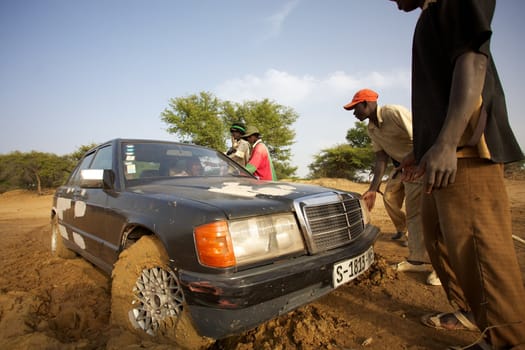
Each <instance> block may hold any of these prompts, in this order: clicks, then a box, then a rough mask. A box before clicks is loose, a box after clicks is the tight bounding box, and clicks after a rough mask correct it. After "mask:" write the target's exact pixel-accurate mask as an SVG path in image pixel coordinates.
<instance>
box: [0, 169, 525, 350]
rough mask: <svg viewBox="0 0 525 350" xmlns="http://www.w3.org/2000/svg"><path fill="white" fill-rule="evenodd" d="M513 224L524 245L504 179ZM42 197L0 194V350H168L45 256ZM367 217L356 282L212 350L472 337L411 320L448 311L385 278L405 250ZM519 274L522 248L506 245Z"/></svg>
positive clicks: (411, 284) (438, 293)
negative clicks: (135, 331) (362, 274)
mask: <svg viewBox="0 0 525 350" xmlns="http://www.w3.org/2000/svg"><path fill="white" fill-rule="evenodd" d="M321 184H322V185H325V186H329V187H335V188H341V189H345V190H353V191H357V192H360V193H362V192H363V191H364V190H365V189H366V185H363V184H354V183H351V182H348V181H345V180H329V179H326V180H322V181H321ZM507 185H508V192H509V195H510V198H511V205H512V215H513V227H514V234H515V235H516V236H519V237H522V238H525V182H523V181H508V182H507ZM51 201H52V195H51V194H47V195H43V196H37V195H35V194H33V193H29V192H25V191H14V192H8V193H5V194H2V195H0V235H1V237H2V245H1V246H0V253H1V257H2V260H1V261H2V264H1V265H0V348H1V349H111V350H113V349H115V350H116V349H119V350H121V349H143V348H147V349H155V350H163V349H173V346H170V345H166V344H159V343H156V342H155V341H154V339H151V340H148V341H143V340H142V341H141V340H139V339H137V338H135V337H134V336H133V335H131V334H128V333H124V332H122V331H120V330H118V329H112V328H111V327H110V326H109V322H108V320H109V310H110V283H111V281H110V279H109V278H108V277H107V276H106V275H104V274H103V273H102V272H101V271H100V270H98V269H97V268H95V267H93V266H92V265H91V264H90V263H88V262H86V261H84V260H82V259H80V258H76V259H72V260H63V259H59V258H54V257H52V256H51V255H50V251H49V247H50V224H49V212H50V207H51ZM372 220H373V222H374V224H375V225H377V226H379V227H380V228H381V231H382V235H381V237H380V239H379V241H378V242H377V243H376V246H375V250H376V253H377V258H378V259H377V260H378V263H377V264H376V265H375V266H374V267H373V269H372V272H371V273H369V274H367V276H366V278H361V279H359V280H358V281H355V282H351V283H349V284H347V285H344V286H342V287H340V288H338V289H337V290H335V291H334V292H332V293H331V294H329V295H327V296H325V297H323V298H321V299H320V300H318V301H316V302H314V303H312V304H309V305H307V306H304V307H302V308H299V309H298V310H296V311H294V312H292V313H290V314H288V315H285V316H283V317H280V318H278V319H276V320H272V321H270V322H268V323H266V324H264V325H262V326H260V327H258V328H256V329H254V330H252V331H249V332H246V333H245V334H242V335H240V336H239V337H234V338H230V339H227V340H223V341H219V342H217V343H216V344H214V345H213V347H212V349H215V350H219V349H235V350H252V349H257V350H258V349H272V350H273V349H346V350H349V349H444V348H446V346H447V345H451V344H453V345H454V344H467V343H469V342H472V341H474V340H475V339H476V337H477V336H478V334H477V333H473V332H461V331H455V332H450V331H449V332H446V331H439V330H435V329H430V328H427V327H425V326H422V325H421V324H420V323H419V318H420V316H421V315H423V314H425V313H427V312H430V311H434V310H443V311H446V310H451V309H450V307H449V306H448V303H447V301H446V299H445V296H444V293H443V291H442V290H441V288H440V287H434V286H428V285H426V284H425V283H424V282H425V278H426V276H427V273H423V272H421V273H395V272H394V271H393V270H392V269H391V268H389V266H390V264H393V263H395V262H398V261H401V260H402V259H403V258H404V257H405V256H406V255H407V248H405V247H402V246H401V245H400V244H399V243H397V242H395V241H392V240H391V239H390V236H391V235H392V234H393V233H394V227H393V226H392V224H391V222H390V220H389V219H388V217H387V216H386V213H385V211H384V208H383V206H382V203H381V201H380V200H378V202H377V204H376V208H375V209H374V211H373V213H372ZM516 251H517V252H518V255H519V259H520V264H521V267H522V271H523V273H524V276H525V245H523V244H521V243H517V244H516Z"/></svg>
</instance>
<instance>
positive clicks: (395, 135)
mask: <svg viewBox="0 0 525 350" xmlns="http://www.w3.org/2000/svg"><path fill="white" fill-rule="evenodd" d="M378 96H379V95H378V94H377V93H376V92H375V91H373V90H370V89H362V90H359V91H358V92H357V93H356V94H355V95H354V98H353V99H352V101H351V102H349V103H348V104H346V105H345V106H344V109H346V110H354V115H355V117H356V118H357V119H359V121H364V120H366V119H368V120H369V122H368V135H369V136H370V138H371V139H372V148H373V150H374V152H375V165H374V177H373V179H372V182H371V183H370V187H369V189H368V191H366V192H365V193H363V200H364V201H365V203H366V205H367V206H368V209H369V210H372V208H373V207H374V204H375V200H376V194H377V192H378V191H379V187H380V186H381V181H382V179H383V176H384V174H385V170H386V167H387V164H388V162H389V161H390V159H392V160H393V162H394V163H398V164H399V163H400V162H401V161H402V160H403V158H404V157H405V156H406V155H407V154H410V153H412V150H413V146H412V115H411V113H410V111H409V110H408V109H406V108H405V107H403V106H399V105H384V106H378V104H377V98H378ZM397 177H400V174H397V171H395V170H394V171H393V173H392V174H391V175H390V176H389V179H388V182H387V186H386V190H385V195H384V196H383V200H384V201H385V207H386V208H388V207H389V206H392V203H391V202H388V200H389V199H390V200H391V198H390V197H391V196H390V195H389V194H388V191H392V190H393V188H394V186H395V182H396V178H397ZM398 183H399V182H398ZM401 186H402V187H403V192H404V194H405V196H406V199H405V207H406V224H407V227H408V232H409V234H408V250H409V256H408V258H407V260H406V261H402V262H400V263H398V264H396V265H394V268H395V269H396V270H397V271H428V270H430V268H431V266H430V264H429V263H430V260H429V258H428V254H427V251H426V248H425V242H424V239H423V232H422V227H421V217H420V202H421V191H422V185H421V183H420V182H405V181H402V182H401ZM427 282H428V283H429V284H433V285H439V279H437V278H435V274H434V273H431V274H430V275H429V277H428V278H427Z"/></svg>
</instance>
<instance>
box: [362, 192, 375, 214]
mask: <svg viewBox="0 0 525 350" xmlns="http://www.w3.org/2000/svg"><path fill="white" fill-rule="evenodd" d="M376 194H377V192H376V191H366V192H365V193H363V195H362V196H361V198H362V199H363V201H364V202H365V204H366V207H367V208H368V211H372V209H374V205H375V204H376Z"/></svg>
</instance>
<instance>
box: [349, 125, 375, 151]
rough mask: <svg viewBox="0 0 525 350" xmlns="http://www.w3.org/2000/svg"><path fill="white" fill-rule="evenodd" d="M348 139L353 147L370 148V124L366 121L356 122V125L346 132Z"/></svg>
mask: <svg viewBox="0 0 525 350" xmlns="http://www.w3.org/2000/svg"><path fill="white" fill-rule="evenodd" d="M346 141H348V144H349V145H350V146H352V147H357V148H370V147H371V145H372V139H370V136H368V126H367V124H366V123H365V122H355V124H354V127H353V128H351V129H348V131H347V132H346Z"/></svg>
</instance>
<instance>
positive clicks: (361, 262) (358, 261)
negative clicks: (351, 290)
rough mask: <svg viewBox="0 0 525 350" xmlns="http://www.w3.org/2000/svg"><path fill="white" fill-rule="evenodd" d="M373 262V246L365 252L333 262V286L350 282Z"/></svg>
mask: <svg viewBox="0 0 525 350" xmlns="http://www.w3.org/2000/svg"><path fill="white" fill-rule="evenodd" d="M373 262H374V248H373V247H370V248H368V250H367V251H366V252H364V253H363V254H361V255H359V256H356V257H354V258H352V259H348V260H345V261H341V262H339V263H337V264H334V269H333V271H332V280H333V285H334V288H337V287H339V286H340V285H341V284H345V283H347V282H350V281H351V280H353V279H354V278H356V277H357V276H359V275H360V274H362V273H363V272H365V271H366V270H368V268H369V267H370V265H372V263H373Z"/></svg>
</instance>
